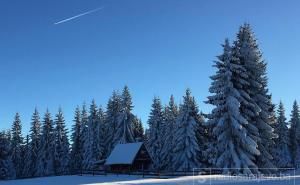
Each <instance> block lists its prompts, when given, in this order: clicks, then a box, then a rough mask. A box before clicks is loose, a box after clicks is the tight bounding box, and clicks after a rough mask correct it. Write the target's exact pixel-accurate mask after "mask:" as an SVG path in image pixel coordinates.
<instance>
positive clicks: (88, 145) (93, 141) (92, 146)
mask: <svg viewBox="0 0 300 185" xmlns="http://www.w3.org/2000/svg"><path fill="white" fill-rule="evenodd" d="M103 125H104V114H103V111H102V109H100V110H98V108H97V105H96V103H95V101H94V100H93V101H92V104H91V106H90V114H89V117H88V124H87V132H85V135H84V158H83V166H84V168H85V169H92V168H93V166H94V164H95V162H97V161H99V160H100V159H102V158H103V154H104V145H103V143H104V141H103V140H104V128H103Z"/></svg>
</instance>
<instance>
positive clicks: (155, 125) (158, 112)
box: [147, 97, 164, 170]
mask: <svg viewBox="0 0 300 185" xmlns="http://www.w3.org/2000/svg"><path fill="white" fill-rule="evenodd" d="M148 125H149V133H148V141H147V148H148V151H149V153H150V155H151V157H152V160H153V168H154V169H155V170H162V169H163V168H164V166H163V159H162V148H163V143H164V140H163V134H162V133H163V130H164V128H163V127H164V117H163V111H162V105H161V101H160V99H159V98H157V97H154V99H153V104H152V109H151V112H150V116H149V120H148Z"/></svg>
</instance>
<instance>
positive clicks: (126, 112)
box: [113, 86, 135, 146]
mask: <svg viewBox="0 0 300 185" xmlns="http://www.w3.org/2000/svg"><path fill="white" fill-rule="evenodd" d="M132 108H133V105H132V100H131V95H130V92H129V89H128V87H127V86H125V87H124V89H123V92H122V95H121V111H120V113H119V116H118V124H117V129H116V133H115V135H114V139H113V145H114V146H116V145H117V144H118V143H132V142H134V141H135V139H134V134H133V119H134V115H133V114H132V113H131V111H132Z"/></svg>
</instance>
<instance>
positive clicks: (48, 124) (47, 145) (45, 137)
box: [37, 109, 55, 176]
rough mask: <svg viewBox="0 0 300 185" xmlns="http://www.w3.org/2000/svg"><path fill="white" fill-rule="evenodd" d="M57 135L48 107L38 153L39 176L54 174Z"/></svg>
mask: <svg viewBox="0 0 300 185" xmlns="http://www.w3.org/2000/svg"><path fill="white" fill-rule="evenodd" d="M54 151H55V137H54V128H53V121H52V119H51V114H50V112H49V110H48V109H47V111H46V113H45V116H44V120H43V128H42V135H41V146H40V148H39V153H38V159H37V161H38V167H37V169H38V170H37V176H49V175H54V173H55V172H54V155H53V154H54Z"/></svg>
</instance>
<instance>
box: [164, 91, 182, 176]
mask: <svg viewBox="0 0 300 185" xmlns="http://www.w3.org/2000/svg"><path fill="white" fill-rule="evenodd" d="M178 113H179V112H178V107H177V105H176V103H175V101H174V97H173V95H171V97H170V101H169V104H168V106H166V107H165V109H164V119H165V120H164V122H165V125H166V128H167V129H166V130H165V135H164V142H165V144H164V145H163V154H165V156H163V157H164V163H165V165H164V166H165V168H166V169H167V170H172V167H173V166H172V163H173V149H174V147H175V140H174V134H175V131H176V120H177V116H178Z"/></svg>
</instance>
